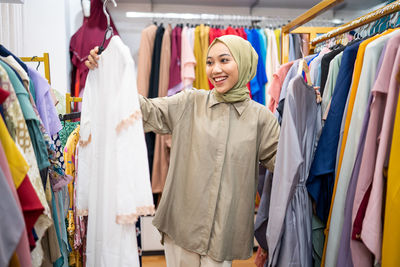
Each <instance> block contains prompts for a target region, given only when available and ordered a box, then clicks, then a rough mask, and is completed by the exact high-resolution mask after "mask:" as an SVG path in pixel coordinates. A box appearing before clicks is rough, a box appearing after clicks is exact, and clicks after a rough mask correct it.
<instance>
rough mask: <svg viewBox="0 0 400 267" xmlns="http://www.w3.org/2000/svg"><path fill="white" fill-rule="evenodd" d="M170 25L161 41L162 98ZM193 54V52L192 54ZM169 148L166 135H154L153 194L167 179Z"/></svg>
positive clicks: (168, 59) (165, 87)
mask: <svg viewBox="0 0 400 267" xmlns="http://www.w3.org/2000/svg"><path fill="white" fill-rule="evenodd" d="M171 34H172V29H171V25H168V26H167V27H166V28H165V31H164V36H163V40H162V46H161V47H162V51H161V59H160V84H159V90H158V96H159V97H164V96H167V94H168V87H169V86H168V84H169V77H170V65H171ZM192 53H193V52H192ZM178 73H179V71H178ZM170 147H171V136H168V135H158V134H157V135H156V141H155V145H154V161H153V166H152V167H153V171H152V180H151V188H152V191H153V193H161V192H162V191H163V188H164V184H165V180H166V179H167V173H168V167H169V152H170V151H169V150H170Z"/></svg>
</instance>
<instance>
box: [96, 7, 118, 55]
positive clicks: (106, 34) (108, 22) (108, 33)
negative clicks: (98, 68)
mask: <svg viewBox="0 0 400 267" xmlns="http://www.w3.org/2000/svg"><path fill="white" fill-rule="evenodd" d="M111 2H113V4H114V7H116V6H117V3H116V2H115V0H111ZM107 3H108V0H105V1H104V3H103V12H104V15H106V18H107V29H106V31H105V33H104V38H103V42H102V43H101V45H100V47H99V53H98V55H100V54H101V53H102V52H103V51H104V49H105V48H104V43H105V42H106V40H107V39H109V38H110V37H111V36H113V35H114V31H113V28H112V27H111V22H110V15H109V14H108V13H107ZM108 35H109V36H108ZM107 36H108V37H107Z"/></svg>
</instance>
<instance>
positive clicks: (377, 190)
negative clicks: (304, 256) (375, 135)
mask: <svg viewBox="0 0 400 267" xmlns="http://www.w3.org/2000/svg"><path fill="white" fill-rule="evenodd" d="M398 34H399V32H398V31H397V32H396V35H398ZM393 66H394V67H393V70H392V74H391V78H390V83H389V87H385V88H383V89H384V90H385V89H386V90H387V91H386V90H385V91H383V93H385V92H387V101H386V106H385V111H384V115H383V123H382V131H381V133H380V136H379V148H378V151H377V156H376V163H375V164H376V165H375V171H374V177H373V182H372V187H371V194H370V198H369V202H368V206H367V209H366V212H365V218H364V223H363V229H362V232H361V238H362V239H363V242H364V243H365V245H366V246H367V247H368V249H369V250H370V251H371V252H372V253H373V255H374V257H375V260H376V261H377V262H379V263H380V262H381V260H382V256H381V245H382V229H383V225H382V218H381V216H380V215H381V214H382V212H383V210H382V205H383V193H384V182H385V180H386V174H385V175H384V174H383V173H384V171H383V170H387V167H388V165H387V163H388V160H389V154H390V146H391V140H392V136H393V135H392V133H393V125H394V121H395V114H396V106H397V99H398V98H399V82H398V80H397V73H398V72H399V69H400V68H399V66H400V53H399V51H397V54H396V57H395V61H394V65H393ZM376 214H379V216H376ZM372 236H375V237H376V238H372Z"/></svg>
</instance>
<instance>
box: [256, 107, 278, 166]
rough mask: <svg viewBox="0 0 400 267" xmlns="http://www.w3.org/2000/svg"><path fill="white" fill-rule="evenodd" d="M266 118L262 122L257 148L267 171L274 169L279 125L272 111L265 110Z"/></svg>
mask: <svg viewBox="0 0 400 267" xmlns="http://www.w3.org/2000/svg"><path fill="white" fill-rule="evenodd" d="M266 114H267V120H265V121H263V122H262V126H261V142H260V148H259V159H260V162H261V164H262V165H264V166H265V167H266V168H267V169H268V170H269V171H271V172H273V171H274V166H275V158H276V151H277V149H278V140H279V133H280V127H279V124H278V121H277V119H276V118H275V117H274V115H272V113H271V112H270V111H268V110H266Z"/></svg>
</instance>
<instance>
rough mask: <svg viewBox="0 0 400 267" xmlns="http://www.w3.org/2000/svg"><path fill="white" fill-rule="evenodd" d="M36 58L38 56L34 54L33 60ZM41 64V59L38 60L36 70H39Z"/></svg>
mask: <svg viewBox="0 0 400 267" xmlns="http://www.w3.org/2000/svg"><path fill="white" fill-rule="evenodd" d="M35 58H37V56H33V57H32V58H31V61H33V60H34V59H35ZM39 66H40V61H38V64H37V66H36V70H39Z"/></svg>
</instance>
